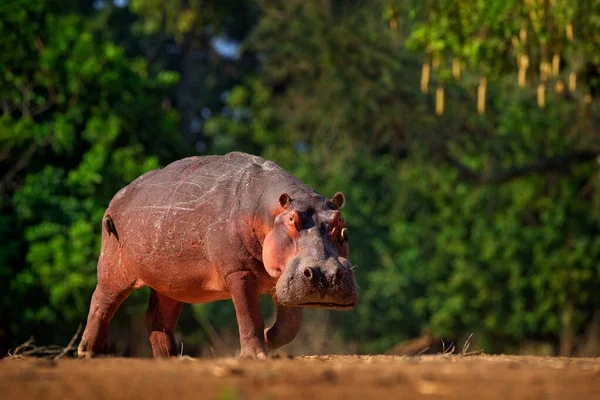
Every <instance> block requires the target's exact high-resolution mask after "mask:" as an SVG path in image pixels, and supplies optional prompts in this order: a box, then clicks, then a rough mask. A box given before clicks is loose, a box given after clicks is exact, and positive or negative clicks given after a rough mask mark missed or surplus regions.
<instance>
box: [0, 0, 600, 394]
mask: <svg viewBox="0 0 600 400" xmlns="http://www.w3.org/2000/svg"><path fill="white" fill-rule="evenodd" d="M599 6H600V2H599V1H597V0H583V1H580V2H572V1H567V0H555V1H551V2H550V1H541V0H527V1H516V0H514V1H513V0H510V1H501V0H494V1H479V0H478V1H465V0H444V1H429V0H428V1H420V2H414V1H410V2H409V1H404V0H397V1H391V2H390V1H387V0H386V1H383V0H381V1H379V0H378V1H372V2H359V1H352V2H339V1H325V2H323V1H299V0H293V1H282V0H273V1H267V2H260V3H256V2H253V1H249V2H232V1H223V2H218V4H217V3H214V4H213V3H207V2H202V1H188V2H183V1H180V0H173V1H168V2H161V1H145V0H132V1H130V2H129V3H128V5H127V7H116V6H114V5H112V3H111V2H110V1H107V2H103V3H102V4H101V5H98V4H96V6H91V3H90V4H87V3H86V2H56V1H50V0H48V1H43V0H37V1H24V0H11V1H7V2H6V1H5V2H2V3H1V4H0V110H1V111H0V113H1V114H0V191H1V197H0V209H1V210H2V213H1V215H0V234H1V235H2V236H1V240H0V291H2V293H4V294H5V295H3V296H2V297H1V298H0V347H1V346H2V342H3V341H4V342H6V341H7V340H9V341H10V340H12V341H13V342H14V341H15V340H17V339H10V338H9V339H7V338H6V336H7V335H8V334H12V335H14V337H15V338H19V339H23V338H26V337H27V336H28V335H30V334H32V333H34V334H36V335H38V339H41V341H46V342H51V341H55V342H59V341H60V342H63V341H65V338H66V339H67V340H68V337H70V335H71V334H72V331H73V326H75V325H76V323H77V322H79V321H82V320H83V319H84V318H85V315H86V313H87V307H88V304H89V297H90V294H91V290H92V288H93V286H94V284H95V278H94V275H95V263H96V260H97V256H98V254H97V253H98V249H99V241H100V234H99V233H100V221H101V218H102V215H103V212H104V210H105V207H106V206H107V204H108V202H109V201H110V199H111V197H112V196H113V195H114V194H115V193H116V192H117V190H118V189H120V188H121V187H122V186H124V185H125V184H127V183H129V182H130V181H131V180H133V179H135V178H136V177H137V176H139V175H140V174H142V173H143V172H145V171H148V170H150V169H154V168H157V167H159V166H160V165H165V164H166V163H168V162H170V161H172V160H174V159H176V158H180V157H182V156H184V155H187V154H189V153H190V151H189V150H188V147H186V146H185V145H186V144H188V145H189V144H193V145H196V149H203V148H205V146H208V150H209V151H210V152H211V153H225V152H228V151H231V150H239V151H247V152H251V153H254V154H260V155H262V156H264V157H266V158H269V159H273V160H275V161H277V162H278V163H279V164H280V165H282V166H283V167H285V168H287V169H288V170H290V171H291V172H292V173H294V174H296V175H297V176H298V177H300V178H301V179H302V180H304V181H305V182H306V183H307V184H309V185H311V186H312V187H314V188H315V189H316V190H317V191H319V192H321V193H322V194H324V195H328V196H331V195H333V194H334V193H335V192H336V191H342V192H343V193H344V194H345V195H346V197H347V205H346V207H345V211H344V213H345V216H346V219H347V221H348V223H349V225H350V247H351V249H352V250H351V259H352V261H353V263H354V264H356V265H358V266H359V267H358V268H357V269H355V272H356V275H357V278H358V281H359V284H360V286H361V300H360V303H359V306H358V308H357V310H356V311H354V312H349V313H336V314H335V316H334V317H333V318H332V320H333V321H335V324H336V325H337V326H336V328H337V331H336V332H338V333H339V335H336V337H338V338H340V339H341V340H347V341H355V342H358V343H360V348H359V349H360V351H363V352H375V351H383V350H386V349H388V348H389V347H391V346H393V345H395V344H396V343H398V342H399V341H402V340H404V339H407V338H410V337H413V336H417V335H420V334H423V333H430V334H433V335H437V336H442V337H444V338H448V339H450V340H456V339H458V338H460V337H461V336H464V335H467V334H469V333H471V332H474V333H475V335H476V338H478V340H479V341H480V344H481V345H482V346H483V347H484V349H485V350H486V351H507V349H511V348H514V347H513V346H516V345H518V344H519V343H520V342H522V341H525V340H538V341H546V342H550V343H552V344H558V343H559V342H560V341H567V342H568V340H569V338H568V337H565V332H573V334H575V335H581V334H583V333H584V330H585V329H586V327H587V326H588V325H589V323H590V321H591V319H592V317H593V315H594V313H595V312H597V311H596V310H597V309H598V308H599V307H600V304H599V302H600V300H599V298H598V296H597V295H596V293H598V292H599V291H600V287H599V285H600V283H599V282H600V264H598V261H597V260H598V258H599V257H600V239H598V238H599V237H600V235H599V233H600V232H599V229H600V228H599V226H600V225H599V222H600V221H598V219H599V218H600V214H599V213H598V212H597V210H598V205H599V204H600V196H599V194H600V190H599V189H600V185H599V184H598V182H599V181H598V173H597V170H598V166H597V162H596V160H595V156H596V155H597V154H600V150H599V147H598V146H599V143H598V140H597V127H596V126H595V125H597V124H596V122H597V121H596V120H597V116H598V109H597V104H596V101H595V100H594V101H592V103H591V104H588V103H586V102H585V101H584V98H585V96H586V95H588V97H587V98H588V100H589V95H591V96H592V97H591V98H592V99H595V97H597V90H598V85H599V82H600V81H599V80H598V77H599V75H598V70H597V67H598V65H599V64H600V59H599V58H598V54H600V52H599V51H598V44H599V43H600V36H599V35H598V32H600V30H598V29H597V28H598V21H599V18H598V15H599V12H600V10H599V9H598V7H599ZM569 26H572V28H573V39H572V40H571V39H569V37H568V34H567V32H568V31H569ZM522 32H526V33H527V38H526V39H525V38H524V36H523V35H524V34H523V33H522ZM224 38H225V39H235V40H237V41H239V42H240V43H239V44H241V47H240V49H241V50H240V52H239V53H236V54H235V55H234V56H233V57H221V56H220V55H219V54H218V51H217V50H216V46H215V45H214V41H215V40H216V39H224ZM554 54H557V55H560V56H561V59H560V60H561V63H560V68H559V71H558V74H557V75H550V76H547V77H545V79H546V80H544V79H542V76H541V75H540V73H539V72H538V71H539V68H538V67H539V66H540V64H541V63H551V61H552V57H553V55H554ZM523 55H527V56H528V57H529V67H528V70H527V75H526V77H527V84H526V85H525V87H523V88H520V87H517V82H516V76H517V62H516V58H517V57H521V56H523ZM455 59H457V60H460V61H461V63H462V66H463V70H462V74H461V77H460V79H456V78H455V77H454V75H453V73H452V68H451V65H452V61H453V60H455ZM424 60H425V62H427V63H429V62H431V63H432V76H431V87H435V86H436V85H437V86H443V87H444V89H445V94H446V100H445V112H444V114H443V115H442V116H439V117H438V116H436V115H435V114H434V113H433V109H434V107H433V102H434V100H433V96H432V95H431V92H432V90H430V93H425V94H424V93H422V92H421V87H420V85H419V81H420V77H421V71H422V70H421V68H422V66H423V61H424ZM436 60H437V61H436ZM437 62H439V66H437ZM174 70H176V72H175V71H174ZM571 72H574V73H577V76H578V85H577V90H575V91H574V92H563V93H562V94H554V93H553V90H552V89H553V86H554V85H555V84H556V83H557V82H561V83H562V82H564V84H565V85H567V82H568V75H569V74H570V73H571ZM481 76H486V77H487V78H488V86H487V106H486V113H485V114H484V115H478V114H477V113H476V107H475V104H476V93H477V92H476V85H477V82H478V81H479V78H480V77H481ZM540 84H542V85H545V86H544V87H546V96H545V108H543V109H540V108H539V107H538V106H537V102H536V97H537V87H538V85H540ZM180 115H181V117H179V116H180ZM134 300H135V299H134ZM267 300H268V299H265V302H264V304H262V306H263V307H262V308H263V311H264V314H265V315H268V314H270V313H272V311H273V309H272V305H270V304H269V301H267ZM126 312H130V310H126ZM186 313H187V314H186ZM181 321H183V325H182V329H183V330H186V331H189V330H191V329H192V328H198V322H199V323H200V325H204V324H205V322H206V321H209V322H210V324H212V325H214V326H215V327H216V328H217V329H228V330H235V329H236V328H235V320H234V316H233V308H232V305H231V303H230V302H216V303H213V304H210V305H200V306H194V307H193V309H192V310H191V313H190V310H189V309H188V310H187V311H184V315H183V316H182V319H181ZM194 321H196V322H194ZM187 333H188V332H186V334H187ZM41 334H45V336H40V335H41ZM3 335H4V336H3ZM201 336H202V335H201ZM202 339H204V337H203V338H202ZM196 342H197V341H196ZM192 343H193V341H192ZM13 344H14V343H13ZM226 396H229V394H227V395H226Z"/></svg>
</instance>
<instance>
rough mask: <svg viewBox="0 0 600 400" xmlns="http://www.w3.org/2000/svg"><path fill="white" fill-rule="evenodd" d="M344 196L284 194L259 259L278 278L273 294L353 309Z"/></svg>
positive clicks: (303, 303)
mask: <svg viewBox="0 0 600 400" xmlns="http://www.w3.org/2000/svg"><path fill="white" fill-rule="evenodd" d="M343 204H344V196H343V195H342V194H341V193H336V194H335V196H333V198H332V199H331V200H329V199H326V198H324V197H319V198H315V197H310V198H294V199H292V198H291V197H290V196H289V195H288V194H286V193H283V194H281V195H280V196H279V209H278V211H277V216H276V217H275V222H274V225H273V228H272V229H271V231H270V232H269V233H268V234H267V236H266V237H265V240H264V243H263V251H262V254H263V263H264V265H265V269H266V270H267V272H268V273H269V274H270V275H271V276H273V277H275V278H278V280H277V285H276V287H275V289H276V295H277V299H278V301H279V302H280V303H281V304H283V305H286V306H297V307H320V308H329V309H352V308H354V306H355V305H356V302H357V301H358V289H357V286H356V283H355V281H354V272H353V271H352V268H353V267H352V264H351V263H350V261H349V260H348V251H349V247H348V227H347V226H346V223H345V222H344V219H343V218H342V214H341V213H340V211H339V209H340V208H341V207H342V205H343Z"/></svg>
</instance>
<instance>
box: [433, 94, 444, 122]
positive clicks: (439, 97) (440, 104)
mask: <svg viewBox="0 0 600 400" xmlns="http://www.w3.org/2000/svg"><path fill="white" fill-rule="evenodd" d="M435 113H436V114H437V115H442V114H443V113H444V88H443V87H439V88H437V90H436V91H435Z"/></svg>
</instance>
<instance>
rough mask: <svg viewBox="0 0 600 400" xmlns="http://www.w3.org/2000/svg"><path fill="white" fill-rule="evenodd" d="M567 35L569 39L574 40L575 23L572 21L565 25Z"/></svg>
mask: <svg viewBox="0 0 600 400" xmlns="http://www.w3.org/2000/svg"><path fill="white" fill-rule="evenodd" d="M565 35H566V36H567V39H569V42H572V41H573V24H572V23H570V22H569V23H568V24H567V26H565Z"/></svg>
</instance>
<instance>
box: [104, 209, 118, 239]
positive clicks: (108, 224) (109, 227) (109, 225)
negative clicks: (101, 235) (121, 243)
mask: <svg viewBox="0 0 600 400" xmlns="http://www.w3.org/2000/svg"><path fill="white" fill-rule="evenodd" d="M104 227H105V228H106V231H107V232H108V236H110V234H111V233H112V234H113V235H115V238H117V240H119V234H118V233H117V227H116V226H115V223H114V221H113V219H112V217H111V216H110V214H107V215H106V219H105V220H104Z"/></svg>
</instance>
